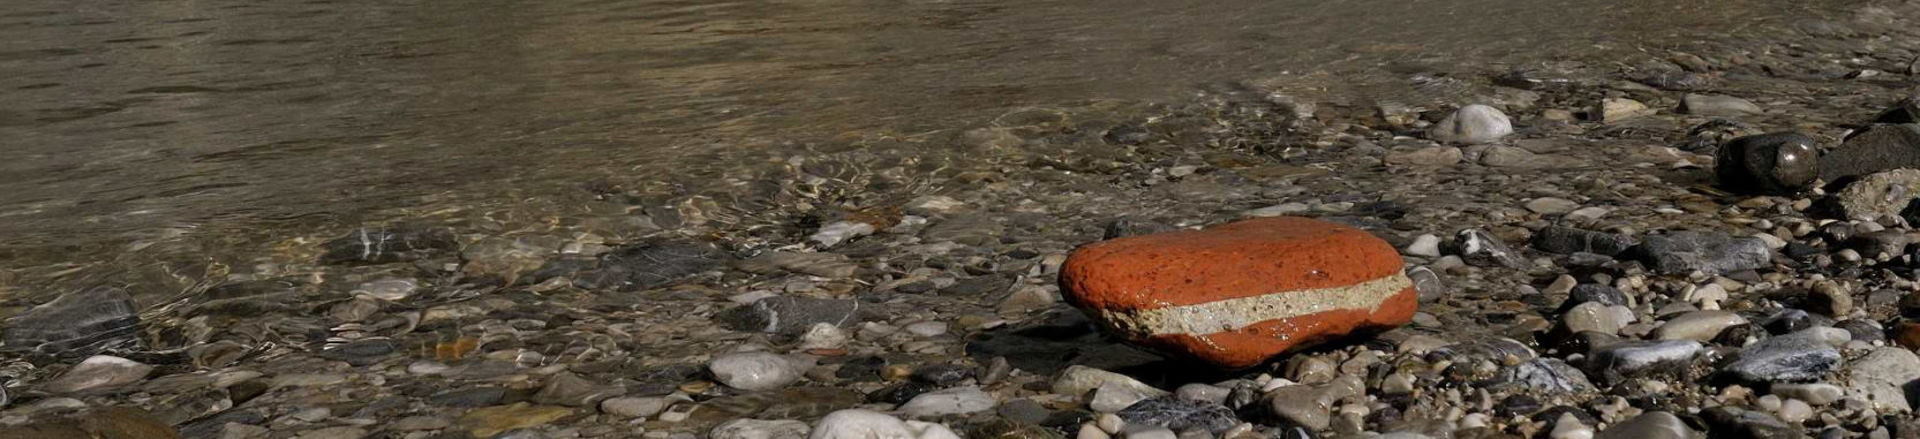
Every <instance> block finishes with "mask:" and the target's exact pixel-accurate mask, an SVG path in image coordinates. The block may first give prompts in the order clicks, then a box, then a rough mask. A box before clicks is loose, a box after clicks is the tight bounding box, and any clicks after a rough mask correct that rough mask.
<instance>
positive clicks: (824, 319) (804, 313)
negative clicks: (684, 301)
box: [714, 296, 860, 335]
mask: <svg viewBox="0 0 1920 439" xmlns="http://www.w3.org/2000/svg"><path fill="white" fill-rule="evenodd" d="M859 313H860V302H857V301H853V300H847V299H819V298H812V297H792V296H779V297H768V298H765V299H760V300H758V301H755V302H753V304H752V305H746V306H740V307H736V308H733V309H729V310H726V311H724V312H721V313H720V314H717V315H715V316H714V319H715V320H716V321H718V322H719V323H720V324H721V325H724V326H726V327H727V328H730V329H733V330H736V331H759V332H768V333H775V334H785V335H801V334H804V333H806V331H808V330H810V329H812V328H813V325H816V324H820V323H827V324H832V325H834V326H840V327H847V326H851V325H853V324H856V323H859V320H860V319H859Z"/></svg>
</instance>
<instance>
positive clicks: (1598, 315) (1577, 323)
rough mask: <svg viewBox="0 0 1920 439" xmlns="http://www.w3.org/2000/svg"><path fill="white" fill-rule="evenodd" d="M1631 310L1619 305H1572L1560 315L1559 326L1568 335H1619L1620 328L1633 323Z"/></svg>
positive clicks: (1596, 303) (1591, 303)
mask: <svg viewBox="0 0 1920 439" xmlns="http://www.w3.org/2000/svg"><path fill="white" fill-rule="evenodd" d="M1633 320H1634V315H1633V310H1632V309H1629V308H1627V307H1625V306H1621V305H1611V306H1609V305H1603V304H1601V303H1599V302H1587V303H1582V304H1579V305H1574V306H1573V308H1569V309H1567V312H1566V314H1562V315H1560V324H1561V325H1562V326H1563V327H1565V328H1566V332H1567V333H1568V334H1573V333H1579V332H1598V333H1601V334H1608V335H1613V334H1619V333H1620V328H1624V327H1626V326H1627V324H1629V323H1633Z"/></svg>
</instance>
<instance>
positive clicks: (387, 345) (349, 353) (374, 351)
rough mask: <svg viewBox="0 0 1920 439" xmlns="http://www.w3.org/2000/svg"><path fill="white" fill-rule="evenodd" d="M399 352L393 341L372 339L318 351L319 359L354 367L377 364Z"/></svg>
mask: <svg viewBox="0 0 1920 439" xmlns="http://www.w3.org/2000/svg"><path fill="white" fill-rule="evenodd" d="M399 350H400V347H399V345H397V344H395V343H394V342H393V340H388V339H373V340H360V341H354V342H349V343H346V344H342V345H338V346H333V347H331V348H329V349H327V350H323V351H320V358H325V359H329V360H339V361H345V362H347V364H350V365H354V366H368V365H372V364H375V363H379V362H380V360H384V359H386V358H387V357H388V356H391V355H393V353H394V352H398V351H399Z"/></svg>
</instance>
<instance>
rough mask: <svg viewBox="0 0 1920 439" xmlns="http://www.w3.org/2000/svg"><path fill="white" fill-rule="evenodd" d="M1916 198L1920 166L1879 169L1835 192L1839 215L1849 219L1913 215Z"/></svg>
mask: <svg viewBox="0 0 1920 439" xmlns="http://www.w3.org/2000/svg"><path fill="white" fill-rule="evenodd" d="M1916 199H1920V169H1895V170H1891V171H1885V172H1877V173H1874V174H1872V175H1868V176H1866V177H1863V178H1861V179H1859V180H1858V181H1854V182H1853V183H1852V184H1848V185H1847V187H1846V188H1845V189H1841V190H1840V192H1839V193H1836V194H1834V200H1835V201H1836V203H1835V204H1836V205H1838V207H1839V208H1840V214H1841V215H1844V216H1846V217H1848V218H1880V217H1883V216H1890V215H1897V216H1909V217H1911V216H1914V212H1912V211H1911V209H1912V207H1913V201H1914V200H1916Z"/></svg>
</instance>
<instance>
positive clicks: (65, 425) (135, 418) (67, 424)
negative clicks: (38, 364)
mask: <svg viewBox="0 0 1920 439" xmlns="http://www.w3.org/2000/svg"><path fill="white" fill-rule="evenodd" d="M0 438H8V439H13V438H19V439H180V438H181V436H180V432H178V431H176V430H174V429H173V427H172V426H170V425H167V423H166V422H163V421H161V420H159V419H155V418H154V417H153V416H152V415H149V414H147V412H144V411H140V410H138V409H131V408H124V407H109V408H101V409H91V410H85V411H82V412H80V413H76V414H73V415H68V416H63V417H61V418H58V419H51V420H45V421H39V422H32V423H27V424H23V425H4V426H0Z"/></svg>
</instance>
